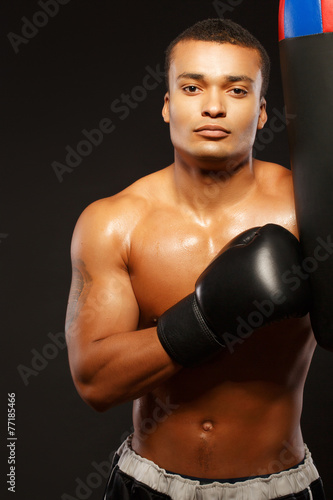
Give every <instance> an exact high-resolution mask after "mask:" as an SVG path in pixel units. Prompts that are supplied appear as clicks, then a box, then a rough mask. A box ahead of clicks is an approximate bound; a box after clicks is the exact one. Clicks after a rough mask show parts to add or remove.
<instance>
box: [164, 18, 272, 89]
mask: <svg viewBox="0 0 333 500" xmlns="http://www.w3.org/2000/svg"><path fill="white" fill-rule="evenodd" d="M185 40H198V41H203V42H217V43H231V44H233V45H239V46H240V47H247V48H250V49H255V50H257V51H258V53H259V56H260V60H261V73H262V78H263V82H262V88H261V95H262V96H264V95H265V94H266V92H267V89H268V83H269V73H270V60H269V57H268V54H267V52H266V50H265V49H264V47H263V46H262V45H261V43H260V42H259V40H257V38H255V37H254V36H253V35H252V34H251V33H250V32H249V31H248V30H247V29H245V28H243V27H242V26H240V25H239V24H237V23H235V22H233V21H231V20H230V19H220V18H217V19H205V20H204V21H199V22H197V23H196V24H194V25H193V26H190V27H189V28H187V29H186V30H185V31H183V32H182V33H181V34H180V35H178V36H177V37H176V38H175V39H174V40H173V41H172V42H171V43H170V44H169V46H168V47H167V49H166V51H165V66H164V70H165V83H166V87H167V90H169V70H170V64H171V60H172V52H173V49H174V47H175V46H176V45H177V44H178V43H179V42H181V41H185Z"/></svg>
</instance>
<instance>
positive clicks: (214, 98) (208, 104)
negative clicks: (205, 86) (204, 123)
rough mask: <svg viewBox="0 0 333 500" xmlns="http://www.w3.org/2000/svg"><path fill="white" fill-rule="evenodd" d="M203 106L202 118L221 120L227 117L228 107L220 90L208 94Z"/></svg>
mask: <svg viewBox="0 0 333 500" xmlns="http://www.w3.org/2000/svg"><path fill="white" fill-rule="evenodd" d="M205 97H206V98H205V100H204V102H203V106H202V116H210V117H211V118H221V117H223V116H226V107H225V103H224V99H223V96H222V94H221V91H220V90H218V89H214V90H211V91H210V92H207V94H206V96H205Z"/></svg>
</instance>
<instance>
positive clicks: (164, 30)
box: [0, 0, 333, 500]
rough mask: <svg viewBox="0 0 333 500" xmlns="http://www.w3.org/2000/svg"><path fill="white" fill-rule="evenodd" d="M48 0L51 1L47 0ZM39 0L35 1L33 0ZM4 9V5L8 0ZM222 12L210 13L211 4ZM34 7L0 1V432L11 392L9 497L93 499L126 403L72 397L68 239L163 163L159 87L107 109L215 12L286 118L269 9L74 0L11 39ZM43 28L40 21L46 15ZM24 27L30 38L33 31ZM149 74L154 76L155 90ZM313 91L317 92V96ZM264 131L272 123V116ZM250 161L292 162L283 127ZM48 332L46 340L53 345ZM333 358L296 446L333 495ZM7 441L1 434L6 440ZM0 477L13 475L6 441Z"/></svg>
mask: <svg viewBox="0 0 333 500" xmlns="http://www.w3.org/2000/svg"><path fill="white" fill-rule="evenodd" d="M45 2H46V0H45ZM41 3H43V0H41ZM3 4H5V2H3ZM216 6H217V7H218V12H217V11H216V9H215V7H216ZM41 10H42V9H41V6H40V4H39V3H38V2H37V1H30V0H29V1H23V0H11V2H10V4H9V5H1V9H0V19H1V26H2V29H1V34H2V45H1V50H2V57H1V61H2V62H1V67H0V71H1V97H0V99H1V126H2V131H1V138H2V147H1V155H2V162H1V174H2V182H1V189H2V193H1V205H2V211H1V215H2V217H1V224H0V256H1V277H2V278H1V282H2V287H1V291H2V293H3V297H2V300H1V304H2V305H3V310H2V319H3V321H2V329H1V331H2V339H5V349H2V352H3V354H4V357H3V366H5V374H4V376H3V377H1V378H2V382H3V384H2V385H3V391H2V396H1V408H2V411H1V419H2V420H1V426H2V428H4V429H6V416H7V411H6V404H7V393H9V392H15V393H16V428H17V438H18V439H17V444H16V478H17V483H16V497H15V496H14V495H13V494H12V496H9V493H8V491H7V495H8V498H19V499H20V500H21V499H22V500H23V499H34V500H36V499H47V500H60V499H62V500H66V499H67V500H69V499H71V500H73V499H74V498H76V499H88V498H89V499H97V500H98V499H101V498H102V492H103V488H104V484H105V476H106V475H107V467H108V462H109V457H110V454H111V452H112V450H114V449H116V448H117V447H118V446H119V445H120V443H121V442H122V440H123V439H124V437H125V436H126V435H127V434H129V433H130V432H131V405H130V404H126V405H122V406H120V407H117V408H114V409H112V410H109V411H108V412H106V413H103V414H99V413H96V412H94V411H93V410H92V409H91V408H89V407H88V406H87V405H86V404H85V403H84V402H83V401H82V400H81V399H80V397H79V396H78V395H77V393H76V391H75V388H74V386H73V384H72V380H71V376H70V372H69V368H68V361H67V352H66V348H65V347H64V343H63V331H64V318H65V310H66V303H67V296H68V291H69V286H70V278H71V269H70V258H69V248H70V241H71V234H72V231H73V228H74V225H75V223H76V220H77V218H78V217H79V215H80V213H81V212H82V210H83V209H84V208H85V207H86V206H87V205H88V204H89V203H91V202H92V201H94V200H96V199H99V198H103V197H106V196H110V195H112V194H114V193H116V192H118V191H120V190H121V189H123V188H124V187H126V186H127V185H129V184H130V183H132V182H133V181H134V180H136V179H138V178H139V177H142V176H143V175H145V174H149V173H151V172H153V171H155V170H158V169H160V168H162V167H164V166H166V165H168V164H169V163H171V162H172V159H173V156H172V147H171V143H170V140H169V133H168V127H167V126H166V125H165V124H164V122H163V121H162V118H161V108H162V101H163V95H164V91H165V89H164V84H163V83H159V85H158V86H157V88H156V89H155V90H150V91H149V92H148V93H147V96H146V98H145V99H143V100H142V101H141V102H138V103H137V104H138V105H137V107H136V108H135V109H130V112H129V114H128V116H127V117H126V119H124V120H121V119H120V116H121V115H120V114H119V113H118V114H117V113H115V112H113V111H111V109H110V105H111V103H112V102H113V101H114V100H115V99H117V98H120V96H121V94H122V93H126V94H130V93H131V92H132V90H133V88H134V87H135V86H138V85H141V83H142V80H143V78H144V76H145V75H146V74H147V69H146V67H147V66H149V67H150V68H153V69H155V68H156V66H157V65H160V67H161V68H162V65H163V58H164V49H165V47H166V46H167V44H168V43H169V42H170V41H171V39H173V38H174V37H175V36H176V35H178V33H179V32H180V31H182V30H183V29H185V28H186V27H187V26H189V25H191V24H193V23H194V22H196V21H198V20H201V19H204V18H207V17H218V15H219V14H220V15H224V16H225V17H230V18H232V19H233V20H235V21H237V22H239V23H241V24H243V25H244V26H245V27H246V28H248V29H249V30H250V31H252V32H253V33H254V35H256V36H257V37H258V38H259V39H260V40H261V41H262V42H263V43H264V45H265V46H266V48H267V50H268V52H269V54H270V56H271V59H272V66H273V70H272V79H271V86H270V89H269V93H268V96H267V99H268V111H269V116H270V117H272V116H274V114H275V113H276V110H278V112H280V113H281V112H282V111H283V100H282V91H281V83H280V70H279V61H278V44H277V12H278V1H277V0H274V1H269V2H268V1H267V0H240V1H236V0H226V1H224V2H222V1H220V2H219V3H217V2H215V3H214V2H211V1H206V0H179V1H178V2H174V3H173V4H172V3H171V2H170V1H165V0H160V1H158V2H157V1H152V0H148V1H145V2H134V1H123V2H122V3H119V2H111V1H110V0H100V1H95V2H93V1H88V0H80V1H79V0H70V1H68V3H67V4H66V5H59V12H58V13H57V14H56V15H54V17H50V16H49V19H48V22H47V24H46V25H45V26H43V27H40V28H38V32H37V33H36V34H34V35H33V36H32V35H30V36H31V38H30V39H27V40H28V43H20V44H19V45H18V47H17V50H18V53H15V51H14V48H13V46H12V44H11V42H10V40H9V38H8V37H7V34H8V33H10V32H12V33H15V34H16V35H20V36H22V28H23V25H24V23H25V21H24V20H22V18H24V16H25V17H26V19H28V20H30V21H31V20H32V19H35V20H36V19H37V22H38V20H39V22H40V23H43V18H42V17H38V16H37V17H35V18H34V16H35V14H36V12H38V11H41ZM44 20H45V19H44ZM30 33H31V32H30ZM152 81H153V80H151V82H152ZM316 91H318V92H320V87H318V89H317V90H316ZM103 118H109V119H111V120H112V122H113V124H114V125H115V127H116V128H115V130H114V131H113V132H112V133H110V134H107V135H104V138H103V141H102V142H101V144H100V145H98V146H94V147H93V148H92V151H91V153H90V154H89V155H86V156H85V157H83V158H82V161H81V163H80V164H79V165H77V166H76V167H75V168H73V170H72V171H71V172H66V173H63V174H62V176H60V177H61V180H62V182H60V179H59V178H58V177H57V176H56V174H55V171H54V169H53V168H52V163H53V162H54V161H58V162H60V163H63V164H64V163H65V156H66V154H67V151H66V149H65V148H66V146H71V147H72V148H74V149H75V148H76V146H77V144H78V143H79V142H80V141H81V140H82V139H85V137H84V136H83V134H82V130H83V129H87V130H91V129H94V128H97V126H98V124H99V122H100V121H101V120H102V119H103ZM268 128H269V121H268ZM257 154H258V157H259V158H261V159H264V160H271V161H275V162H279V163H282V164H284V165H285V166H288V161H289V160H288V151H287V138H286V131H285V129H284V128H283V130H281V131H279V132H275V133H274V134H271V136H270V135H269V134H268V135H266V136H262V140H261V143H260V151H257ZM52 335H53V337H52ZM332 359H333V358H332V355H331V354H329V353H328V352H325V351H323V350H322V349H319V348H318V349H317V351H316V353H315V356H314V360H313V364H312V367H311V370H310V374H309V378H308V381H307V385H306V389H305V398H304V411H303V431H304V439H305V441H306V442H307V444H308V445H309V447H310V449H311V450H312V453H313V455H314V458H315V461H316V463H317V466H318V468H319V470H320V472H321V475H322V477H323V479H324V482H325V484H326V490H327V495H328V499H332V498H333V485H332V478H331V471H332V459H331V448H332V444H333V436H332V432H331V425H330V422H331V421H332V416H333V407H332V402H333V391H332V388H333V384H332V371H333V368H332ZM5 437H6V436H5ZM2 448H3V450H5V453H4V457H3V462H2V463H1V465H3V467H1V470H2V478H1V482H2V483H3V484H4V485H5V486H6V484H5V483H6V478H5V474H7V472H8V465H7V463H6V459H7V456H8V451H7V449H6V441H5V439H3V440H2Z"/></svg>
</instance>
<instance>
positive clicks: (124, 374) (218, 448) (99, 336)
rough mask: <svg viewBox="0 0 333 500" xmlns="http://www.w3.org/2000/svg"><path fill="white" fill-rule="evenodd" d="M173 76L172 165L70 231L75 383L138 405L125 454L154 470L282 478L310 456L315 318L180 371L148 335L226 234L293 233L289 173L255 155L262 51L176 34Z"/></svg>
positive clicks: (168, 109) (96, 206) (100, 205)
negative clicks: (306, 402) (306, 426)
mask: <svg viewBox="0 0 333 500" xmlns="http://www.w3.org/2000/svg"><path fill="white" fill-rule="evenodd" d="M169 81H170V88H169V91H168V93H167V94H166V96H165V102H164V107H163V118H164V120H165V121H166V122H167V123H169V125H170V132H171V139H172V142H173V145H174V149H175V161H174V163H173V164H172V165H170V166H168V167H166V168H164V169H162V170H159V171H158V172H155V173H153V174H151V175H148V176H147V177H144V178H142V179H140V180H138V181H137V182H135V183H134V184H132V185H131V186H130V187H128V188H127V189H125V190H124V191H122V192H121V193H119V194H117V195H115V196H113V197H110V198H106V199H103V200H99V201H97V202H95V203H93V204H92V205H90V206H89V207H88V208H87V209H86V210H85V211H84V212H83V214H82V215H81V217H80V219H79V221H78V223H77V225H76V228H75V231H74V236H73V242H72V263H73V282H72V287H71V292H70V298H69V304H68V313H67V320H66V332H67V343H68V350H69V360H70V367H71V372H72V376H73V380H74V383H75V385H76V387H77V390H78V392H79V393H80V395H81V396H82V398H83V399H84V400H85V401H86V402H87V403H88V404H90V405H91V406H92V407H94V408H95V409H97V410H99V411H105V410H107V409H109V408H111V407H112V406H115V405H117V404H120V403H122V402H125V401H129V400H133V401H134V404H133V420H134V429H135V431H134V436H133V440H132V446H133V449H134V450H135V451H136V452H137V453H138V454H139V455H141V456H143V457H145V458H147V459H150V460H153V461H154V462H155V463H156V464H158V465H159V466H160V467H162V468H165V469H167V470H169V471H173V472H176V473H180V474H186V475H191V476H196V477H203V478H218V479H226V478H232V477H246V476H255V475H262V474H269V473H273V472H278V471H281V470H284V469H287V468H289V467H292V466H293V465H295V464H297V463H298V462H300V461H301V460H302V459H303V457H304V446H303V439H302V434H301V429H300V415H301V409H302V395H303V387H304V382H305V378H306V374H307V371H308V368H309V365H310V361H311V358H312V355H313V351H314V348H315V345H316V343H315V340H314V337H313V334H312V331H311V327H310V322H309V317H308V316H306V317H304V318H301V319H289V320H284V321H281V322H279V323H276V324H273V325H269V326H266V327H263V328H259V329H258V330H256V331H255V332H254V333H252V334H251V335H249V336H248V337H247V338H245V339H241V340H240V342H239V343H238V342H237V343H236V342H235V344H233V345H232V346H231V347H229V348H228V349H225V350H224V351H223V352H221V353H219V354H217V355H216V356H215V357H214V358H213V359H210V360H209V361H206V362H204V363H202V364H201V365H200V366H198V367H195V368H186V369H185V368H182V367H181V366H179V365H177V364H176V363H175V362H173V361H172V360H171V359H170V358H169V356H168V355H167V354H166V352H165V351H164V349H163V348H162V346H161V344H160V342H159V340H158V337H157V333H156V323H157V320H158V317H159V316H160V315H161V314H162V313H163V312H164V311H165V310H166V309H168V308H169V307H170V306H172V305H173V304H175V303H176V302H178V301H179V300H180V299H182V298H183V297H185V296H186V295H188V294H189V293H191V292H192V291H193V290H194V284H195V282H196V280H197V278H198V276H199V275H200V273H201V272H202V271H203V270H204V269H205V268H206V267H207V265H208V264H209V263H210V261H211V260H212V259H213V258H214V257H215V256H216V254H217V253H218V252H219V251H220V250H221V248H222V247H223V246H224V245H225V244H226V243H228V241H230V239H231V238H233V237H234V236H237V235H238V234H239V233H240V232H242V231H244V230H246V229H248V228H250V227H254V226H262V225H265V224H266V223H275V224H280V225H281V226H284V227H286V228H287V229H288V230H289V231H291V232H292V233H294V234H295V235H296V236H298V235H297V228H296V218H295V208H294V198H293V186H292V178H291V174H290V172H289V171H288V170H287V169H285V168H284V167H282V166H280V165H277V164H274V163H267V162H262V161H259V160H253V159H252V145H253V142H254V139H255V134H256V131H257V130H258V129H260V128H262V127H263V126H264V124H265V122H266V119H267V116H266V106H265V100H264V99H263V98H262V97H261V95H260V89H261V82H262V76H261V69H260V63H259V57H258V54H257V52H256V51H255V50H253V49H248V48H243V47H238V46H234V45H230V44H217V43H214V42H198V41H192V40H191V41H186V42H181V43H179V44H178V45H177V46H176V47H175V49H174V54H173V59H172V64H171V68H170V80H169ZM207 125H208V128H207ZM205 127H206V128H205ZM244 279H245V280H246V277H244ZM254 299H255V298H254ZM221 307H223V304H221ZM245 319H246V318H245Z"/></svg>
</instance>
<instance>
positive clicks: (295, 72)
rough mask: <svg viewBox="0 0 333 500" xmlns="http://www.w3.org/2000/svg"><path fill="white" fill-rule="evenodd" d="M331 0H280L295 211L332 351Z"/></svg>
mask: <svg viewBox="0 0 333 500" xmlns="http://www.w3.org/2000/svg"><path fill="white" fill-rule="evenodd" d="M332 32H333V0H280V12H279V38H280V41H279V45H280V60H281V71H282V83H283V91H284V98H285V104H286V110H287V113H288V114H292V115H295V117H294V118H293V119H291V120H290V121H289V124H288V139H289V147H290V158H291V169H292V175H293V180H294V192H295V202H296V216H297V223H298V229H299V235H300V242H301V245H302V251H303V255H304V260H303V265H302V274H303V275H304V279H306V276H308V279H309V280H310V284H311V291H312V297H313V302H312V306H311V309H310V318H311V323H312V328H313V331H314V334H315V336H316V339H317V342H318V344H319V345H321V346H322V347H324V348H326V349H329V350H330V351H333V33H332Z"/></svg>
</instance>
